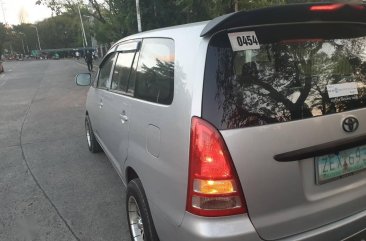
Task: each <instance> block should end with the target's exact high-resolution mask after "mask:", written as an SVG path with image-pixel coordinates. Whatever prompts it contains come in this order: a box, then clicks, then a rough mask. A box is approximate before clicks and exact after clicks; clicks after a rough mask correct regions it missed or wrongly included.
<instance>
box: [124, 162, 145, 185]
mask: <svg viewBox="0 0 366 241" xmlns="http://www.w3.org/2000/svg"><path fill="white" fill-rule="evenodd" d="M135 178H138V179H140V177H139V175H137V172H136V171H135V170H134V169H133V168H132V167H130V166H128V167H127V168H126V178H125V179H126V184H128V183H129V182H130V181H131V180H133V179H135ZM140 180H141V179H140Z"/></svg>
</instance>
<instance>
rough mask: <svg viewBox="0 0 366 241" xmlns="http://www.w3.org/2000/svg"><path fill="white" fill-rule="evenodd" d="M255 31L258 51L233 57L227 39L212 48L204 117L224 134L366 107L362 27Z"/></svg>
mask: <svg viewBox="0 0 366 241" xmlns="http://www.w3.org/2000/svg"><path fill="white" fill-rule="evenodd" d="M251 30H252V29H251ZM254 31H255V32H256V35H257V37H258V41H259V43H260V48H259V49H254V50H243V51H237V52H233V50H232V47H231V44H230V41H229V38H228V34H227V33H222V34H220V35H217V36H215V37H214V38H213V39H212V40H211V42H210V46H209V49H208V53H207V54H208V55H207V60H206V61H207V64H206V70H205V81H204V94H203V113H202V114H203V117H204V118H206V119H208V120H209V121H211V122H212V123H214V124H215V125H216V126H217V127H218V128H219V129H230V128H242V127H249V126H258V125H265V124H271V123H280V122H286V121H292V120H300V119H305V118H311V117H315V116H322V115H327V114H332V113H339V112H343V111H347V110H353V109H356V108H362V107H365V105H366V88H365V86H366V38H365V37H364V36H365V35H366V29H365V27H364V26H362V25H346V26H344V25H335V24H333V25H319V24H318V25H309V26H307V25H305V26H301V27H299V26H293V27H291V26H286V27H285V26H282V27H281V26H277V27H271V28H257V29H254ZM238 32H240V31H238Z"/></svg>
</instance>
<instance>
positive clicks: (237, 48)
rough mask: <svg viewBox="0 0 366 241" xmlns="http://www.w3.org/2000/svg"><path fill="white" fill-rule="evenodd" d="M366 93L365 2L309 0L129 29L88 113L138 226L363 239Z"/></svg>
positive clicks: (236, 237)
mask: <svg viewBox="0 0 366 241" xmlns="http://www.w3.org/2000/svg"><path fill="white" fill-rule="evenodd" d="M76 82H77V83H78V84H79V85H90V82H91V76H90V74H80V75H78V76H77V77H76ZM365 107H366V6H364V5H348V4H342V3H335V4H326V3H319V4H297V5H286V6H277V7H271V8H264V9H259V10H253V11H247V12H238V13H232V14H228V15H225V16H221V17H218V18H216V19H214V20H212V21H209V22H200V23H194V24H188V25H182V26H176V27H171V28H165V29H158V30H154V31H148V32H144V33H139V34H136V35H133V36H129V37H127V38H124V39H122V40H120V41H119V42H117V43H116V44H115V45H114V46H113V47H112V48H111V49H110V50H109V52H108V53H107V54H106V56H105V58H104V60H103V61H102V63H101V64H100V67H99V71H98V73H97V77H96V79H95V80H94V81H93V82H92V83H91V88H90V90H89V92H88V96H87V102H86V117H85V126H86V137H87V141H88V146H89V150H90V151H91V152H98V151H101V150H103V151H104V152H105V153H106V155H107V156H108V158H109V159H110V161H111V162H112V164H113V165H114V167H115V169H116V170H117V172H118V174H119V175H120V177H121V179H122V180H123V182H124V184H125V185H126V187H127V197H126V209H127V216H128V217H127V219H128V223H129V227H130V233H131V239H132V240H135V241H138V240H144V241H155V240H161V241H201V240H202V241H203V240H215V241H258V240H311V241H314V240H319V241H328V240H329V241H334V240H354V241H361V240H365V238H366V231H365V230H366V171H365V170H366V109H365Z"/></svg>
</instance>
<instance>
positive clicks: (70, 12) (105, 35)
mask: <svg viewBox="0 0 366 241" xmlns="http://www.w3.org/2000/svg"><path fill="white" fill-rule="evenodd" d="M304 1H321V0H140V10H141V18H142V30H143V31H146V30H150V29H155V28H161V27H167V26H172V25H178V24H184V23H190V22H197V21H203V20H209V19H212V18H215V17H217V16H220V15H223V14H227V13H230V12H233V11H235V9H238V10H249V9H254V8H261V7H266V6H271V5H278V4H286V3H294V2H295V3H297V2H304ZM36 4H39V5H45V6H47V7H48V8H50V9H51V10H52V13H53V17H51V18H49V19H45V20H44V21H42V22H40V23H37V27H38V29H39V35H40V41H41V46H42V48H43V49H46V48H64V47H80V46H82V45H83V44H82V43H83V42H82V34H81V24H80V18H79V10H78V9H79V8H80V11H81V15H82V19H83V22H84V25H85V31H86V35H87V39H88V42H89V43H90V42H91V41H90V38H91V37H92V36H93V37H95V38H96V39H97V41H98V42H101V43H111V42H114V41H116V40H118V39H120V38H122V37H124V36H127V35H131V34H134V33H136V32H137V20H136V18H137V17H136V1H135V0H37V2H36ZM13 31H15V33H11V32H12V31H10V32H9V31H8V32H9V33H7V34H5V35H6V36H7V38H8V39H13V40H16V43H17V44H15V45H16V47H15V49H16V50H17V51H20V52H22V44H19V43H21V41H20V40H21V39H23V41H25V43H24V44H25V45H26V46H29V48H30V49H38V47H37V39H36V34H35V29H34V27H32V26H31V25H29V24H22V25H18V26H14V27H13ZM5 32H6V31H4V26H3V25H0V41H1V43H2V45H4V44H5V45H6V41H5V40H4V39H1V38H4V37H2V34H3V35H4V33H5ZM89 45H90V44H89ZM1 47H2V46H0V51H1ZM11 47H13V46H11Z"/></svg>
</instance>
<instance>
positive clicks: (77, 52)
mask: <svg viewBox="0 0 366 241" xmlns="http://www.w3.org/2000/svg"><path fill="white" fill-rule="evenodd" d="M75 56H76V59H77V60H79V58H80V53H79V51H76V53H75Z"/></svg>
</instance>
